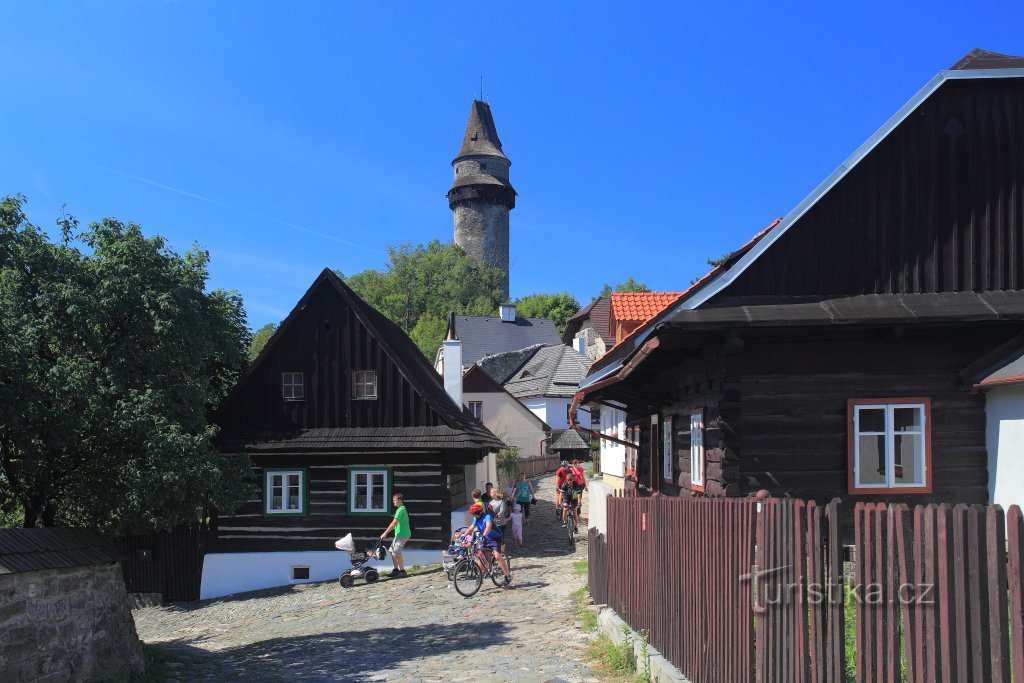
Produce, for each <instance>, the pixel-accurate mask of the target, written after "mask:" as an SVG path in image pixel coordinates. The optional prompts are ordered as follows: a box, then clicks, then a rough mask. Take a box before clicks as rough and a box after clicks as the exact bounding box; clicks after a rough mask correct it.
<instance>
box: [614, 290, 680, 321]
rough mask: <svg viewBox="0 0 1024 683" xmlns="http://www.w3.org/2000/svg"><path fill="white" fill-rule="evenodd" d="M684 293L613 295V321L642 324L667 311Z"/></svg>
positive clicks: (627, 293)
mask: <svg viewBox="0 0 1024 683" xmlns="http://www.w3.org/2000/svg"><path fill="white" fill-rule="evenodd" d="M680 294H682V292H625V293H618V292H616V293H614V294H612V319H613V320H616V321H618V322H624V323H625V322H633V323H642V322H646V321H648V320H650V319H651V318H653V317H654V316H656V315H658V314H659V313H661V312H662V311H663V310H665V307H666V306H668V305H669V304H671V303H673V302H674V301H675V300H676V299H678V298H679V295H680Z"/></svg>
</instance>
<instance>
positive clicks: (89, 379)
mask: <svg viewBox="0 0 1024 683" xmlns="http://www.w3.org/2000/svg"><path fill="white" fill-rule="evenodd" d="M23 201H24V199H23V198H22V197H20V196H19V197H17V198H7V199H4V200H3V201H2V202H0V490H3V491H4V492H5V495H0V505H3V506H5V508H6V509H5V511H4V512H5V514H6V516H7V517H8V518H10V517H11V515H12V514H14V513H13V512H12V508H20V509H21V512H22V518H23V523H24V525H25V526H35V525H36V524H37V523H40V522H41V523H43V524H44V525H48V526H49V525H54V524H65V525H89V526H96V527H99V528H101V529H104V530H106V531H110V532H115V533H116V532H123V531H131V530H140V531H141V530H151V529H161V528H163V529H166V528H171V527H173V526H175V525H176V524H179V523H182V522H189V521H195V520H197V519H200V518H202V517H203V516H204V515H206V514H208V512H209V510H210V509H211V508H217V509H220V510H224V511H231V510H233V509H234V508H235V507H237V505H239V504H240V503H241V502H242V501H244V500H245V499H246V498H248V497H249V494H250V492H251V491H250V488H251V484H249V483H248V482H247V478H248V476H249V472H250V469H249V466H248V461H247V459H245V458H244V457H225V456H221V455H219V454H218V453H217V452H216V450H215V449H214V448H213V443H212V440H213V437H214V435H215V428H214V427H213V426H212V425H211V424H210V421H209V416H210V414H211V413H212V411H213V410H214V409H215V407H216V406H217V405H218V403H219V402H220V400H221V399H222V398H223V397H224V395H225V394H226V392H227V391H228V389H229V388H230V387H231V386H232V385H233V384H234V382H235V380H236V379H237V376H238V371H239V369H240V368H241V367H242V364H243V363H244V361H245V351H246V348H247V346H248V343H249V332H248V330H247V328H246V326H245V312H244V309H243V307H242V301H241V298H240V297H239V296H238V295H237V294H236V293H230V292H225V291H223V290H214V291H212V292H207V291H206V282H207V278H208V273H207V265H208V262H209V255H208V254H207V253H206V252H205V251H202V250H200V249H198V248H193V249H192V250H190V251H189V252H187V253H186V254H184V255H179V254H177V253H175V252H173V251H171V250H170V249H168V248H167V246H166V244H165V242H164V240H163V239H162V238H160V237H151V238H147V237H145V236H144V235H143V233H142V230H141V228H140V227H139V226H138V225H135V224H131V223H129V224H125V223H121V222H119V221H116V220H113V219H105V220H103V221H101V222H99V223H93V224H92V225H91V226H90V227H89V228H88V229H87V230H85V231H84V232H82V233H81V234H77V235H76V231H77V230H78V224H77V222H75V221H74V219H72V218H69V217H65V218H63V219H61V220H60V221H59V223H60V227H61V231H62V239H61V240H60V241H59V242H57V243H54V242H52V241H51V240H50V239H49V238H48V237H47V235H46V233H45V232H43V231H41V230H39V229H38V228H37V227H36V226H34V225H32V224H31V223H29V222H28V220H27V219H26V218H25V215H24V213H23V211H22V205H23Z"/></svg>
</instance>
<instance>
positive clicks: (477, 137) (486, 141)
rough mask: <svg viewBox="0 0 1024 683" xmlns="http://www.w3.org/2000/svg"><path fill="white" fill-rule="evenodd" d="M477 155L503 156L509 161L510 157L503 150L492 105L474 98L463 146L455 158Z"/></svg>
mask: <svg viewBox="0 0 1024 683" xmlns="http://www.w3.org/2000/svg"><path fill="white" fill-rule="evenodd" d="M477 155H483V156H491V157H501V158H502V159H505V160H506V161H508V157H507V156H505V153H504V152H502V151H501V140H500V139H499V138H498V129H497V128H496V127H495V126H494V117H493V116H491V105H489V104H487V103H486V102H481V101H480V100H473V105H472V106H471V107H470V109H469V120H468V121H467V122H466V134H465V135H464V136H463V137H462V147H460V148H459V154H458V155H457V156H456V157H455V160H456V161H458V160H459V159H461V158H462V157H468V156H477ZM452 163H454V162H452ZM510 163H511V162H510Z"/></svg>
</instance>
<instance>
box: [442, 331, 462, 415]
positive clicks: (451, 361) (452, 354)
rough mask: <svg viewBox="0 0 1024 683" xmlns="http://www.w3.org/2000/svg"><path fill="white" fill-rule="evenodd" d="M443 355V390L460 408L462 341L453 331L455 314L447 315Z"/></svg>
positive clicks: (460, 408)
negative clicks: (446, 331) (446, 332)
mask: <svg viewBox="0 0 1024 683" xmlns="http://www.w3.org/2000/svg"><path fill="white" fill-rule="evenodd" d="M443 348H444V356H443V361H442V365H441V368H442V369H441V372H442V376H443V378H444V390H445V391H446V392H448V395H449V396H451V397H452V400H453V401H455V405H457V406H458V407H459V410H462V342H461V341H459V337H458V335H457V334H456V333H455V314H454V313H452V314H450V315H449V316H448V334H446V335H445V338H444V342H443Z"/></svg>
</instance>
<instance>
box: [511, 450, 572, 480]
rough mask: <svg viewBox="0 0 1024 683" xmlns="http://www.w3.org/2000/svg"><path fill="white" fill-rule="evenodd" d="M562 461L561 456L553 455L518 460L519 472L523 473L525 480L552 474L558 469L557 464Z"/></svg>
mask: <svg viewBox="0 0 1024 683" xmlns="http://www.w3.org/2000/svg"><path fill="white" fill-rule="evenodd" d="M561 460H562V458H561V456H559V455H557V454H555V455H535V456H532V457H528V458H519V471H520V472H525V473H526V476H527V478H529V477H536V476H537V475H540V474H547V473H548V472H554V471H555V470H557V469H558V463H560V462H561Z"/></svg>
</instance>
